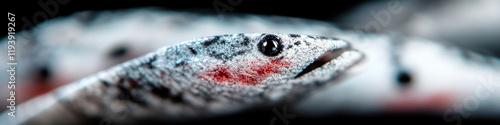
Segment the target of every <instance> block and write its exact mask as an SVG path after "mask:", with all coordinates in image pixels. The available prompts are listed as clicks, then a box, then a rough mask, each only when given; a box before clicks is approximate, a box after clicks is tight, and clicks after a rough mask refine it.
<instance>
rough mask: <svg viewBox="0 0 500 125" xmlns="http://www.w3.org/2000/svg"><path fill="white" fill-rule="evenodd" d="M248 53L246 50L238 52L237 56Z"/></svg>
mask: <svg viewBox="0 0 500 125" xmlns="http://www.w3.org/2000/svg"><path fill="white" fill-rule="evenodd" d="M246 52H247V51H246V50H241V51H238V52H236V55H243V54H245V53H246Z"/></svg>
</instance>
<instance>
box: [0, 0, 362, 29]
mask: <svg viewBox="0 0 500 125" xmlns="http://www.w3.org/2000/svg"><path fill="white" fill-rule="evenodd" d="M52 1H53V2H55V3H58V2H57V0H30V1H28V0H25V1H22V0H21V1H19V0H9V1H5V2H6V3H5V2H4V6H6V8H7V12H11V13H14V14H16V19H17V20H16V23H18V24H17V25H16V29H18V31H20V29H21V26H22V25H24V24H22V22H21V19H22V18H23V17H26V19H28V20H29V21H31V22H33V16H34V15H35V13H37V12H39V11H42V12H44V13H46V12H45V10H44V9H43V8H42V7H41V6H40V5H39V2H42V3H50V2H52ZM66 1H68V3H66V4H63V5H62V4H59V3H58V8H59V10H58V11H57V13H56V14H55V15H54V16H53V17H51V16H50V15H48V14H47V13H46V14H47V15H48V17H49V18H48V19H53V18H56V17H61V16H68V15H71V14H73V13H75V12H79V11H84V10H97V11H98V10H119V9H128V8H137V7H161V8H165V9H170V10H179V11H191V12H202V13H207V14H217V13H216V9H215V7H214V5H213V3H214V1H220V2H221V3H224V4H227V5H230V4H229V3H228V1H227V0H205V1H200V0H177V1H170V0H168V1H167V0H139V1H128V2H126V1H120V2H109V1H103V0H101V1H97V0H80V1H77V0H66ZM363 2H364V0H348V1H347V0H346V1H338V2H334V1H290V0H275V1H263V0H241V3H240V4H237V5H235V6H232V8H233V10H232V11H229V10H228V11H226V12H225V13H253V14H263V15H282V16H292V17H301V18H309V19H316V20H330V19H332V18H334V17H337V16H339V15H341V14H343V13H344V12H348V11H349V10H350V9H352V8H354V7H355V6H357V5H359V4H361V3H363ZM49 8H50V9H54V7H53V6H50V5H49ZM38 20H40V21H39V22H43V21H45V19H43V18H41V17H39V19H38ZM33 25H37V23H35V22H34V23H33ZM23 29H24V28H23ZM4 36H5V35H4Z"/></svg>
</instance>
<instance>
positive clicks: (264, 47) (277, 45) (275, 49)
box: [257, 35, 283, 57]
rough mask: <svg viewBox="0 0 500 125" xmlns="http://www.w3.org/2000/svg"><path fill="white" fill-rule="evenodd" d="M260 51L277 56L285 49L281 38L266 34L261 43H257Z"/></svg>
mask: <svg viewBox="0 0 500 125" xmlns="http://www.w3.org/2000/svg"><path fill="white" fill-rule="evenodd" d="M257 47H258V48H259V51H260V52H261V53H262V54H264V55H266V56H270V57H272V56H277V55H279V54H280V53H281V51H282V50H283V45H282V44H281V40H280V39H279V38H278V37H277V36H275V35H266V36H264V38H263V39H262V40H260V42H259V44H257Z"/></svg>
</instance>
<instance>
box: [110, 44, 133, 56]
mask: <svg viewBox="0 0 500 125" xmlns="http://www.w3.org/2000/svg"><path fill="white" fill-rule="evenodd" d="M127 53H128V48H127V47H125V46H118V47H116V48H114V49H112V50H111V52H109V57H111V58H120V57H123V56H125V55H126V54H127Z"/></svg>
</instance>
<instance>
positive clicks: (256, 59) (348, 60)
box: [2, 33, 363, 124]
mask: <svg viewBox="0 0 500 125" xmlns="http://www.w3.org/2000/svg"><path fill="white" fill-rule="evenodd" d="M269 39H271V40H274V41H277V44H279V45H278V46H277V47H278V49H280V50H281V51H280V52H279V53H278V54H277V55H266V54H265V53H264V52H262V51H261V50H259V47H261V46H259V45H262V42H267V40H269ZM329 50H330V51H337V50H342V54H339V55H338V57H337V58H334V59H333V60H332V61H330V62H328V63H326V64H324V65H323V66H320V67H318V68H317V69H315V70H313V71H311V72H308V73H306V74H305V75H302V76H300V77H297V78H296V76H297V75H298V74H299V73H301V72H302V71H303V70H304V69H305V68H306V67H307V66H308V65H309V64H311V63H313V62H314V61H315V60H316V59H318V58H319V57H320V56H321V55H322V54H324V53H325V52H327V51H329ZM362 58H363V55H362V54H361V52H359V51H357V50H353V49H351V48H350V45H349V43H348V42H346V41H344V40H339V39H333V38H325V37H315V36H308V35H295V34H293V35H290V34H268V33H263V34H262V33H250V34H232V35H221V36H212V37H204V38H199V39H196V40H193V41H188V42H183V43H180V44H178V45H173V46H167V47H164V48H161V49H159V50H157V51H154V52H151V53H149V54H146V55H144V56H142V57H139V58H136V59H133V60H130V61H127V62H125V63H123V64H120V65H117V66H114V67H112V68H110V69H107V70H104V71H101V72H99V73H97V74H95V75H92V76H89V77H87V78H84V79H82V80H80V81H77V82H74V83H70V84H68V85H66V86H64V87H62V88H59V89H57V90H56V91H54V92H52V93H49V94H46V95H43V96H41V97H38V98H35V99H34V100H31V101H28V102H26V103H24V104H22V105H20V107H19V109H26V107H29V106H32V105H34V104H35V103H38V104H41V105H42V106H39V108H35V110H30V111H29V112H30V114H33V115H32V116H27V117H24V120H22V118H21V119H15V121H11V122H12V123H38V122H39V120H43V121H44V122H48V123H49V124H51V123H64V122H70V123H71V122H75V123H78V122H81V120H83V119H85V118H107V117H111V118H121V117H126V119H123V120H122V122H130V121H134V120H137V119H156V120H158V119H162V120H167V121H170V120H186V119H192V118H203V117H213V116H217V115H222V114H229V113H234V112H237V111H240V110H245V109H250V108H256V107H265V106H272V105H275V104H279V103H284V102H291V101H295V100H297V99H298V98H300V96H302V95H305V94H306V93H307V92H308V91H310V90H312V89H314V88H317V87H320V86H321V85H322V84H324V83H327V82H331V80H332V79H334V78H335V77H337V76H338V75H340V74H341V73H342V72H343V71H344V70H346V69H347V68H348V67H350V66H352V65H354V64H355V63H357V62H358V61H360V60H361V59H362ZM39 101H42V102H43V103H40V102H39ZM58 110H63V111H61V112H66V113H67V114H65V115H63V114H58V116H57V117H54V116H55V115H47V114H49V113H51V112H54V111H58ZM19 112H23V110H20V111H19ZM26 112H28V111H26ZM121 112H128V113H127V114H128V115H124V114H123V113H121ZM5 114H6V112H4V113H3V115H5ZM19 114H21V113H19ZM60 116H64V117H60ZM65 117H71V118H65ZM82 117H83V118H82ZM2 118H5V117H2ZM68 119H73V120H74V121H70V120H68ZM75 119H76V120H75Z"/></svg>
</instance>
